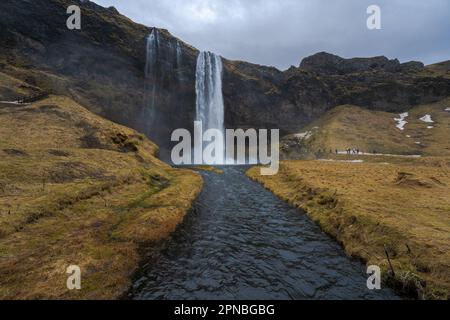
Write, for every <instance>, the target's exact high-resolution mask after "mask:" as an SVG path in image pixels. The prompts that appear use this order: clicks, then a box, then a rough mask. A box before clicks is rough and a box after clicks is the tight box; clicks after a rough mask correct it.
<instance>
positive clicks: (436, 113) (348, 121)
mask: <svg viewBox="0 0 450 320" xmlns="http://www.w3.org/2000/svg"><path fill="white" fill-rule="evenodd" d="M446 108H450V99H445V100H443V101H440V102H437V103H433V104H428V105H421V106H417V107H414V108H412V109H411V110H409V111H408V113H409V116H408V117H407V118H406V121H407V122H408V123H407V124H406V125H405V126H404V130H403V131H402V130H399V129H398V128H397V127H396V124H397V122H396V121H395V120H394V119H396V118H397V119H398V118H400V117H399V115H398V114H394V113H389V112H381V111H371V110H367V109H364V108H361V107H357V106H351V105H343V106H339V107H336V108H334V109H332V110H330V111H329V112H327V113H326V114H325V115H324V116H323V117H321V118H320V119H319V120H317V121H315V122H313V123H312V124H311V125H309V126H308V127H306V128H305V129H304V132H308V131H309V132H311V133H312V134H311V136H310V137H309V138H307V139H303V140H302V141H301V143H300V145H301V146H302V152H301V153H302V154H298V152H297V153H296V150H295V148H294V149H293V150H292V149H291V150H289V149H287V150H284V151H285V154H286V156H287V157H288V158H299V157H300V158H309V159H311V158H314V156H315V157H319V158H320V157H323V156H324V154H325V155H326V156H330V150H331V152H332V153H334V152H335V150H336V149H338V150H340V151H344V150H346V149H347V148H358V149H360V150H361V151H362V152H366V153H374V152H376V153H384V154H398V155H425V156H443V155H445V156H450V139H449V137H450V112H449V111H445V110H446ZM425 115H430V116H431V118H432V120H433V121H434V122H433V123H426V122H423V121H421V120H420V118H422V117H424V116H425ZM429 127H430V128H429ZM431 127H432V128H431ZM292 137H293V136H292V135H291V136H288V138H289V139H291V138H292Z"/></svg>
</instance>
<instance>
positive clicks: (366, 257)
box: [247, 157, 450, 299]
mask: <svg viewBox="0 0 450 320" xmlns="http://www.w3.org/2000/svg"><path fill="white" fill-rule="evenodd" d="M367 161H370V159H367ZM367 161H366V162H367ZM382 161H384V162H381V161H380V162H378V163H352V162H330V161H300V160H290V161H283V162H282V163H281V165H280V171H279V174H277V175H275V176H261V175H260V174H259V168H258V167H254V168H252V169H251V170H249V171H248V172H247V174H248V175H249V176H250V177H251V178H252V179H254V180H256V181H259V182H260V183H262V184H263V185H264V186H265V187H266V188H268V189H269V190H271V191H273V192H274V193H275V194H276V195H278V196H279V197H281V198H282V199H284V200H286V201H288V202H289V203H291V204H292V205H294V206H296V207H299V208H302V209H304V210H306V212H307V214H308V215H309V216H310V217H311V218H312V219H313V220H314V221H315V222H317V223H318V224H319V225H320V226H321V227H322V229H323V230H324V231H325V232H327V233H328V234H330V235H332V236H333V237H334V238H336V239H337V240H338V241H339V242H341V243H342V244H343V246H344V248H345V250H346V252H347V253H348V254H349V255H350V256H353V257H358V258H360V259H362V260H363V261H365V262H366V263H367V265H378V266H380V267H381V268H382V270H383V272H382V276H383V279H384V285H389V286H390V287H392V288H394V289H396V290H397V291H398V292H400V293H402V294H405V295H407V296H410V297H414V298H425V299H448V298H449V296H450V273H449V272H450V210H449V208H450V197H449V185H450V158H449V157H436V158H432V157H427V158H419V159H405V158H399V159H397V158H389V159H386V157H385V158H384V159H383V160H382ZM385 161H389V163H386V162H385ZM386 252H387V254H388V255H389V259H390V260H391V263H392V265H393V271H394V273H393V272H392V269H391V268H390V266H389V262H388V258H387V255H386Z"/></svg>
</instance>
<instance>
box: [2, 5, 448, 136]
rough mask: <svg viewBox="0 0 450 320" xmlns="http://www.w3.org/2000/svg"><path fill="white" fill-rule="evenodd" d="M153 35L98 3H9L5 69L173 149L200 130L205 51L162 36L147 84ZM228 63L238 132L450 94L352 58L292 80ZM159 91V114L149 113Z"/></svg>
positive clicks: (418, 70) (426, 76)
mask: <svg viewBox="0 0 450 320" xmlns="http://www.w3.org/2000/svg"><path fill="white" fill-rule="evenodd" d="M71 4H78V5H79V6H80V7H81V9H82V30H80V31H70V30H68V29H67V28H66V19H67V17H68V15H67V14H66V8H67V7H68V6H69V5H71ZM152 30H153V28H150V27H146V26H143V25H140V24H136V23H134V22H132V21H131V20H129V19H128V18H126V17H124V16H122V15H121V14H120V13H118V12H117V10H115V9H114V8H103V7H101V6H98V5H96V4H94V3H91V2H89V1H75V0H71V1H69V0H21V1H16V0H2V1H1V3H0V47H1V48H2V49H1V50H0V68H2V71H3V72H4V73H6V74H13V75H14V76H15V77H16V78H19V79H21V80H22V81H24V82H25V83H27V84H28V85H30V86H32V85H35V84H38V85H39V87H40V88H45V89H46V90H48V91H49V92H54V93H58V94H65V95H69V96H71V97H72V98H73V99H75V100H76V101H78V102H80V103H82V104H84V105H90V106H92V111H94V112H96V113H98V114H100V115H102V116H104V117H106V118H108V119H110V120H113V121H115V122H118V123H121V124H125V125H127V126H131V127H133V128H136V129H138V130H140V131H141V132H144V133H146V134H148V135H149V136H150V137H152V138H153V139H154V140H155V141H156V142H157V143H159V144H161V145H166V144H168V143H169V140H170V133H171V132H172V131H173V129H175V128H191V127H192V123H193V120H194V118H195V66H196V59H197V55H198V51H197V50H196V49H195V48H193V47H191V46H189V45H188V44H185V43H183V42H182V41H181V40H179V39H176V38H175V37H173V36H172V35H171V34H170V33H169V32H168V31H166V30H161V29H158V33H159V43H158V47H157V58H156V59H157V61H156V64H155V65H156V70H155V71H154V72H152V73H151V75H150V76H149V75H147V77H146V75H145V67H146V42H147V37H148V36H149V34H150V33H151V32H152ZM223 64H224V73H223V93H224V100H225V121H226V126H227V127H229V128H237V127H241V128H246V127H255V128H279V129H281V131H282V133H290V132H295V131H297V130H299V129H300V128H302V127H304V126H305V125H306V124H308V123H310V122H311V121H312V120H314V119H316V118H318V117H320V116H321V115H322V114H323V113H324V112H326V111H327V110H330V109H331V108H333V107H335V106H337V105H342V104H353V105H358V106H361V107H365V108H370V109H376V110H386V111H394V112H397V111H403V110H406V109H408V108H410V107H411V106H414V105H417V104H423V103H429V102H434V101H437V100H441V99H442V98H444V97H447V96H450V79H449V77H447V73H445V72H444V73H442V72H441V73H440V74H439V75H437V74H436V72H434V71H433V70H431V69H424V68H423V65H422V64H421V63H418V62H411V63H407V64H400V63H399V62H398V61H397V60H389V59H387V58H385V57H376V58H368V59H363V58H357V59H343V58H340V57H337V56H333V55H330V54H327V53H319V54H316V55H314V56H311V57H308V58H306V59H304V60H303V61H302V63H301V64H300V66H299V67H298V68H297V67H292V68H290V69H289V70H287V71H284V72H282V71H280V70H277V69H275V68H270V67H265V66H260V65H255V64H250V63H246V62H240V61H229V60H226V59H223ZM153 89H154V90H155V94H154V95H153V93H151V95H152V97H153V96H154V98H155V103H154V110H148V105H149V103H148V99H149V90H153ZM0 98H4V97H0ZM8 98H12V97H8Z"/></svg>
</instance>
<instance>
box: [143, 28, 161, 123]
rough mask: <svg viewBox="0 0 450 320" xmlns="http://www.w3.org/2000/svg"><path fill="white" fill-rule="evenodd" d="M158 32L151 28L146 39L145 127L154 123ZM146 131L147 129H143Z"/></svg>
mask: <svg viewBox="0 0 450 320" xmlns="http://www.w3.org/2000/svg"><path fill="white" fill-rule="evenodd" d="M159 46H160V44H159V31H158V29H156V28H153V30H152V32H151V33H150V34H149V36H148V37H147V46H146V61H145V99H144V115H143V120H144V121H145V125H146V126H150V125H151V124H152V121H154V114H155V102H156V94H157V92H156V91H157V88H156V86H157V78H158V77H157V62H158V53H159ZM145 129H148V128H145Z"/></svg>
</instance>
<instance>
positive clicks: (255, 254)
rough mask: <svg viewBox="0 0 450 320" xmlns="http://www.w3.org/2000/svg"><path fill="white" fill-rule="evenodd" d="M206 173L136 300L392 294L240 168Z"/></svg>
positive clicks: (145, 271)
mask: <svg viewBox="0 0 450 320" xmlns="http://www.w3.org/2000/svg"><path fill="white" fill-rule="evenodd" d="M224 170H225V173H224V174H216V173H213V172H203V173H202V175H203V178H204V181H205V184H204V189H203V191H202V193H201V195H200V196H199V198H198V200H197V201H196V204H195V208H194V210H193V211H192V212H191V213H190V214H188V215H187V217H186V219H185V221H184V222H183V223H182V225H181V226H180V227H179V228H178V230H177V231H176V232H175V234H174V235H173V236H172V238H171V239H169V240H167V241H166V242H165V243H163V244H161V245H160V247H157V248H154V249H153V250H152V251H151V254H149V257H148V262H147V264H146V265H144V266H143V268H142V270H141V272H140V275H139V277H137V279H136V281H135V283H134V286H133V289H132V291H131V293H130V298H133V299H187V300H192V299H258V300H259V299H395V298H396V296H395V295H394V294H393V293H392V292H390V291H389V290H381V291H376V292H375V291H370V290H368V289H367V287H366V280H367V276H366V275H365V270H364V269H365V268H364V267H363V265H362V264H361V263H360V262H358V261H355V260H352V259H350V258H348V257H347V256H346V255H345V254H344V252H343V250H342V248H341V247H340V246H339V245H338V244H337V243H336V242H335V241H334V240H333V239H331V238H330V237H328V236H327V235H325V234H324V233H323V232H322V231H321V230H320V228H319V227H317V226H316V225H315V224H314V223H313V222H311V220H310V219H309V218H308V217H307V216H306V215H305V214H304V213H302V212H300V211H299V210H297V209H294V208H292V207H290V206H289V205H288V204H286V203H285V202H283V201H281V200H280V199H278V198H277V197H275V196H274V195H273V194H272V193H271V192H269V191H267V190H265V189H264V188H263V187H262V186H261V185H259V184H257V183H255V182H253V181H251V180H249V179H248V178H247V177H246V176H245V174H244V169H243V168H240V167H227V168H224Z"/></svg>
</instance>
